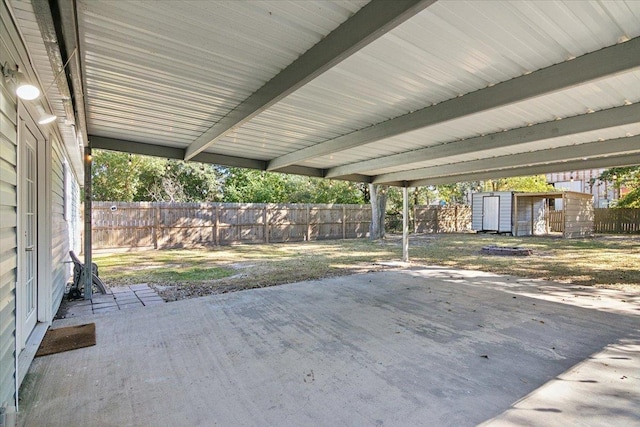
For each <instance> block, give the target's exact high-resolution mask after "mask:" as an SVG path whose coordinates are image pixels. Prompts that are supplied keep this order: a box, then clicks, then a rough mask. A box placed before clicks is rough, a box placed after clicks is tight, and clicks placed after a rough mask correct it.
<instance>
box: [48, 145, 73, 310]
mask: <svg viewBox="0 0 640 427" xmlns="http://www.w3.org/2000/svg"><path fill="white" fill-rule="evenodd" d="M51 161H52V165H51V268H52V277H51V279H52V280H51V282H52V300H51V301H52V304H53V306H52V313H54V314H55V313H56V311H57V310H58V307H59V306H60V302H61V301H62V296H63V295H64V291H65V286H66V284H67V282H68V281H69V276H70V274H71V270H70V265H71V264H68V263H66V261H68V260H69V249H70V241H69V236H70V233H69V226H70V222H67V220H66V218H65V216H66V215H65V208H66V205H65V196H66V193H67V191H65V179H69V177H68V176H67V178H65V174H66V173H67V171H66V167H65V164H66V162H65V159H64V157H63V154H62V152H61V150H60V145H59V143H58V142H57V141H55V140H54V141H53V149H52V155H51ZM69 196H70V195H69ZM69 199H71V197H69ZM70 201H71V200H68V202H69V203H70Z"/></svg>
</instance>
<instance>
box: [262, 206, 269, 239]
mask: <svg viewBox="0 0 640 427" xmlns="http://www.w3.org/2000/svg"><path fill="white" fill-rule="evenodd" d="M268 206H269V205H266V204H265V205H264V206H263V207H262V221H263V222H264V242H265V243H269V213H268V212H267V211H268V209H269V207H268Z"/></svg>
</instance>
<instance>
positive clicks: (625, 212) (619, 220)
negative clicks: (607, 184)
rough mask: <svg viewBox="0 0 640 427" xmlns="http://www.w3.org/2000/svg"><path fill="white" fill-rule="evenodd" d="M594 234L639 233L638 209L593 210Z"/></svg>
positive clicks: (639, 214)
mask: <svg viewBox="0 0 640 427" xmlns="http://www.w3.org/2000/svg"><path fill="white" fill-rule="evenodd" d="M595 229H596V230H595V231H596V233H640V209H633V208H615V209H606V208H599V209H596V210H595Z"/></svg>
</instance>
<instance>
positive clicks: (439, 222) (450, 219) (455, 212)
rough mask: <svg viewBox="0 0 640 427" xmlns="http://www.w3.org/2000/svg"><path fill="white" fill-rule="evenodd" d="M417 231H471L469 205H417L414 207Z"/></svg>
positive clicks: (414, 226)
mask: <svg viewBox="0 0 640 427" xmlns="http://www.w3.org/2000/svg"><path fill="white" fill-rule="evenodd" d="M413 218H414V222H413V231H414V232H415V233H462V232H466V231H471V207H469V206H457V205H456V206H416V207H415V208H413Z"/></svg>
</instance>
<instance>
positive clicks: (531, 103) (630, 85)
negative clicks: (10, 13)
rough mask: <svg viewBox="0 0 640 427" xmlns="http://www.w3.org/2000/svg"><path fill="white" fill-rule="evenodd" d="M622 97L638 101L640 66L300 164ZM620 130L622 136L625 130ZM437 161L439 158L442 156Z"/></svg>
mask: <svg viewBox="0 0 640 427" xmlns="http://www.w3.org/2000/svg"><path fill="white" fill-rule="evenodd" d="M625 102H634V103H635V102H640V70H637V71H633V72H630V73H625V74H621V75H616V76H613V77H610V78H608V79H603V80H601V81H597V82H593V83H589V84H585V85H581V86H578V87H574V88H570V89H567V90H564V91H560V92H557V93H554V94H551V95H547V96H541V97H538V98H535V99H532V100H527V101H522V102H519V103H516V104H512V105H508V106H505V107H501V108H496V109H493V110H489V111H485V112H482V113H478V114H474V115H471V116H467V117H463V118H460V119H456V120H451V121H449V122H445V123H441V124H438V125H435V126H430V127H427V128H424V129H419V130H416V131H413V132H408V133H405V134H402V135H398V136H396V137H393V138H389V139H386V140H383V141H377V142H374V143H371V144H367V145H365V146H362V147H357V148H353V149H350V150H346V151H343V152H342V153H340V161H337V159H336V157H335V156H334V159H329V158H328V156H323V157H319V158H316V159H313V160H311V161H309V162H306V163H305V164H306V165H308V166H312V167H322V165H329V166H328V167H333V166H337V165H338V164H339V163H342V164H344V163H351V162H357V161H362V160H368V159H371V158H376V157H378V156H379V153H378V150H379V149H380V147H384V150H386V154H396V153H400V152H403V151H411V150H415V149H418V148H424V147H429V146H433V145H439V144H441V143H446V142H452V141H456V140H461V139H468V138H472V137H476V136H481V135H485V134H491V133H496V132H500V131H503V130H508V129H515V128H520V127H524V126H527V125H528V124H535V123H541V122H547V121H550V120H554V119H558V118H560V119H562V118H567V117H572V116H575V115H579V114H585V113H587V112H590V111H598V110H604V109H608V108H611V107H615V106H621V105H624V104H625ZM639 119H640V118H639ZM625 133H626V132H625ZM619 136H624V133H623V134H622V135H619ZM596 139H597V138H596ZM513 150H514V151H513V152H514V153H516V152H522V151H520V147H519V146H518V147H517V148H513ZM527 151H528V150H527ZM458 161H460V160H458ZM438 162H440V163H441V162H442V160H439V161H438ZM325 167H327V166H325ZM411 168H413V165H411ZM397 170H404V168H403V167H401V166H399V167H394V168H389V169H385V171H397ZM363 172H365V173H370V174H377V173H380V172H381V171H380V170H372V171H363Z"/></svg>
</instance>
